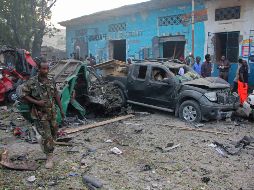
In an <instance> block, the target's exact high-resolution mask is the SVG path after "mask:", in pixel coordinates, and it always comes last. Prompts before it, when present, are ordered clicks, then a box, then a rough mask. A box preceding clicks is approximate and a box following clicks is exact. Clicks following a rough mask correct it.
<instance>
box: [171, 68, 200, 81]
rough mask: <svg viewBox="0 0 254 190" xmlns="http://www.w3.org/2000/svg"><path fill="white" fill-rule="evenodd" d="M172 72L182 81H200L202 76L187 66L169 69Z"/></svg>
mask: <svg viewBox="0 0 254 190" xmlns="http://www.w3.org/2000/svg"><path fill="white" fill-rule="evenodd" d="M169 69H170V71H171V72H173V73H174V74H175V76H176V77H177V78H178V79H179V80H180V81H181V82H185V81H191V80H194V79H199V78H200V75H199V74H198V73H197V72H195V71H194V70H193V69H192V68H191V67H188V66H186V65H183V66H179V67H174V68H169Z"/></svg>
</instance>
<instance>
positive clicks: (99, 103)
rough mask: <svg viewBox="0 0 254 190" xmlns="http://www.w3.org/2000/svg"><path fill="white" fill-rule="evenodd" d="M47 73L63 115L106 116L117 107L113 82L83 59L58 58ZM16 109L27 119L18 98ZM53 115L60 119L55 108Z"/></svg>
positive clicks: (117, 95) (118, 101) (25, 108)
mask: <svg viewBox="0 0 254 190" xmlns="http://www.w3.org/2000/svg"><path fill="white" fill-rule="evenodd" d="M49 75H51V76H52V77H54V80H55V82H56V86H57V89H58V91H59V93H60V97H61V103H62V106H63V110H64V112H65V113H66V115H67V116H72V115H77V116H79V117H80V118H84V117H85V115H86V114H88V113H90V112H96V113H98V114H104V115H110V114H115V113H116V112H119V111H120V110H121V107H122V98H121V91H119V89H118V88H117V87H116V86H115V85H114V84H113V83H111V82H105V81H103V79H102V78H101V77H100V76H99V75H97V74H96V72H95V70H94V69H93V68H91V67H88V66H87V63H86V62H82V61H78V60H73V59H69V60H62V61H60V62H58V63H57V64H56V65H55V66H54V67H52V68H51V70H50V72H49ZM20 87H21V86H20ZM19 90H20V88H18V89H17V94H19V92H18V91H19ZM18 109H19V110H20V112H21V113H22V114H23V116H24V117H25V118H26V119H28V120H30V119H31V118H30V109H29V105H28V104H26V102H24V101H22V100H21V101H20V103H19V105H18ZM57 118H58V123H60V122H61V121H62V118H61V116H60V113H59V111H58V117H57Z"/></svg>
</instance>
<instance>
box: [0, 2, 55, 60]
mask: <svg viewBox="0 0 254 190" xmlns="http://www.w3.org/2000/svg"><path fill="white" fill-rule="evenodd" d="M56 1H57V0H15V1H13V0H0V28H1V30H0V45H1V44H2V45H3V44H6V45H10V46H14V47H18V48H24V49H27V50H29V51H32V55H33V56H34V57H36V56H39V55H40V52H41V44H42V40H43V36H44V35H53V34H54V32H56V28H54V26H53V25H52V24H51V23H50V19H51V8H52V7H53V6H54V5H55V3H56Z"/></svg>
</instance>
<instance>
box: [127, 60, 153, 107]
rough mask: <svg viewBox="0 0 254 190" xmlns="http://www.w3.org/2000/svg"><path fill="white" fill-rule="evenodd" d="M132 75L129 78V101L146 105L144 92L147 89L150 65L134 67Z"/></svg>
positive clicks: (136, 65)
mask: <svg viewBox="0 0 254 190" xmlns="http://www.w3.org/2000/svg"><path fill="white" fill-rule="evenodd" d="M132 67H133V68H132V70H131V73H129V75H128V78H127V89H128V92H127V95H128V100H131V101H135V102H141V103H145V99H144V92H145V89H146V82H147V75H148V65H144V64H135V65H132Z"/></svg>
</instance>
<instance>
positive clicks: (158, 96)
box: [144, 66, 176, 108]
mask: <svg viewBox="0 0 254 190" xmlns="http://www.w3.org/2000/svg"><path fill="white" fill-rule="evenodd" d="M155 71H158V72H159V73H161V76H159V77H156V74H157V73H156V72H155ZM148 78H149V80H148V82H147V87H146V89H145V92H144V93H145V94H144V96H145V102H146V103H147V104H149V105H153V106H158V107H163V108H173V107H174V105H173V101H174V96H175V94H176V93H175V84H176V83H175V78H174V75H173V73H171V72H170V71H169V69H167V68H166V67H163V66H152V67H151V68H150V73H149V77H148Z"/></svg>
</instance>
